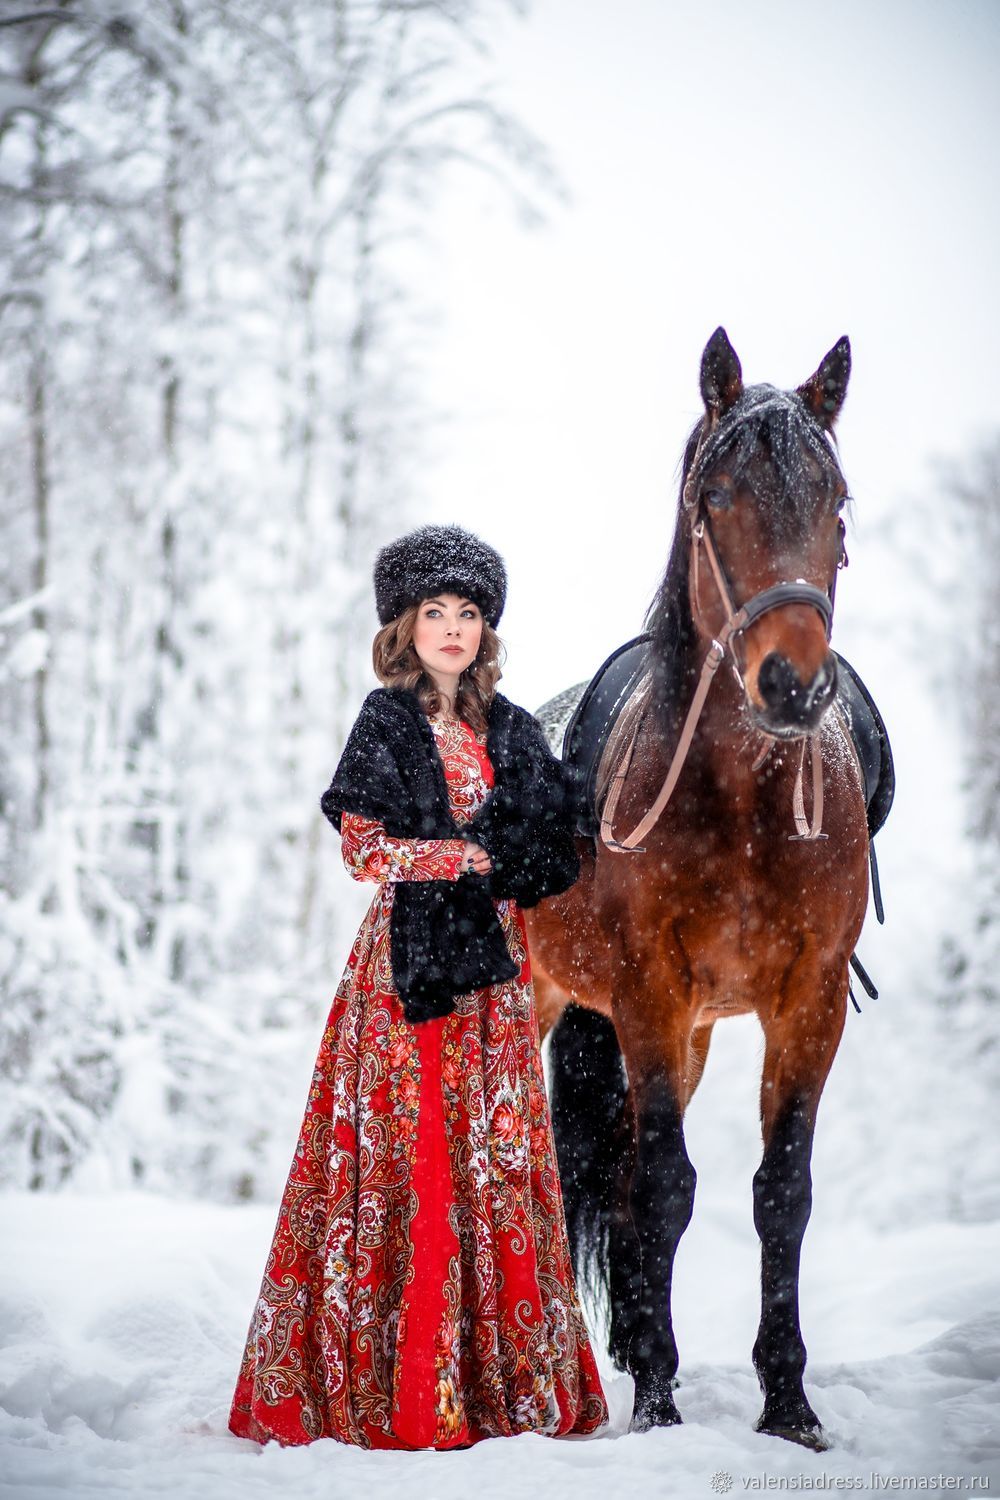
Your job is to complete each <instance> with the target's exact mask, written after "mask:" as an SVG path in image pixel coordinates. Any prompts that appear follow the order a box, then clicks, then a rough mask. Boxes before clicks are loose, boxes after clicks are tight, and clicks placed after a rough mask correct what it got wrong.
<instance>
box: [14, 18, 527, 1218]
mask: <svg viewBox="0 0 1000 1500" xmlns="http://www.w3.org/2000/svg"><path fill="white" fill-rule="evenodd" d="M492 8H493V7H492V6H491V5H490V4H489V3H481V0H448V3H445V4H442V3H439V0H426V3H422V0H399V3H393V0H388V3H383V0H378V3H372V4H367V3H360V4H359V3H354V0H336V3H331V0H315V3H313V0H289V3H287V4H280V3H279V4H277V5H275V4H266V5H265V4H260V5H258V4H254V3H252V0H241V3H240V4H239V5H238V6H225V5H204V4H197V3H188V0H162V3H160V0H157V3H153V4H147V3H145V0H143V3H141V4H132V5H128V4H117V3H116V4H114V5H107V4H103V3H100V0H93V3H89V0H79V3H76V0H65V3H63V4H62V5H60V6H58V7H55V8H53V7H32V6H30V5H27V6H21V5H15V4H11V5H7V6H5V7H4V11H5V14H4V15H3V24H2V27H0V41H2V44H3V46H4V51H5V58H6V63H5V67H4V82H3V85H2V87H3V93H2V95H0V109H2V113H0V174H2V175H0V191H2V195H3V214H2V218H0V261H2V265H3V270H4V280H3V294H2V301H0V314H2V316H0V340H2V350H3V358H2V375H0V391H2V397H0V400H2V406H0V465H2V488H3V497H4V501H3V513H2V527H3V543H2V547H0V558H2V560H0V569H2V580H0V587H2V590H3V593H2V605H0V650H2V653H3V655H2V662H0V670H2V673H3V691H2V698H0V704H2V707H0V713H2V748H0V811H2V822H0V841H2V842H0V871H2V889H3V893H4V895H3V905H2V908H0V933H2V936H0V973H2V976H3V979H2V983H3V993H4V1005H3V1010H2V1013H0V1059H2V1061H0V1069H2V1074H3V1077H4V1093H3V1104H2V1115H0V1119H2V1125H0V1139H2V1142H3V1148H2V1161H3V1169H2V1170H3V1179H4V1181H5V1182H6V1183H8V1184H15V1185H18V1186H24V1187H30V1188H53V1187H57V1186H58V1185H59V1184H61V1183H63V1182H65V1181H66V1180H67V1179H68V1178H70V1177H72V1176H73V1175H74V1174H75V1173H77V1172H78V1171H79V1170H80V1169H85V1170H86V1172H87V1174H88V1180H89V1181H105V1182H108V1183H115V1184H118V1185H121V1184H125V1183H128V1182H133V1183H142V1184H143V1185H145V1186H149V1187H154V1186H155V1187H164V1186H167V1185H173V1186H174V1187H176V1188H181V1187H183V1189H184V1190H186V1191H190V1190H194V1191H197V1192H205V1193H210V1194H212V1195H213V1196H217V1197H221V1198H223V1199H231V1198H234V1197H242V1196H248V1195H252V1194H253V1192H254V1189H255V1182H256V1169H257V1166H258V1163H259V1161H260V1156H261V1152H262V1150H264V1149H265V1147H266V1145H267V1144H268V1142H267V1134H268V1132H267V1125H266V1123H265V1122H266V1121H267V1120H268V1119H269V1118H271V1116H272V1100H271V1097H270V1095H271V1093H272V1092H273V1091H274V1090H280V1089H281V1088H282V1086H283V1085H282V1082H281V1078H282V1045H283V1039H284V1038H286V1037H288V1036H289V1035H291V1034H294V1033H295V1032H296V1030H297V1029H298V1028H300V1027H302V1025H303V1023H304V1022H305V1021H306V1019H307V1018H309V1019H312V1018H315V1017H316V1015H317V1014H318V1006H319V997H320V995H321V994H322V990H319V989H318V984H319V982H320V976H324V977H325V980H326V983H327V984H328V983H329V974H330V972H331V970H332V968H333V966H334V960H335V957H336V955H337V952H338V942H340V941H342V940H343V939H344V937H345V936H346V933H347V930H348V929H347V926H346V925H345V923H344V919H343V914H342V906H343V898H342V893H341V891H340V889H339V887H338V889H337V892H336V900H337V903H338V905H337V907H335V905H334V892H333V891H332V890H331V882H330V881H329V880H324V879H323V878H322V877H321V868H320V867H321V860H322V858H323V855H324V854H326V853H327V846H326V843H325V841H324V843H323V844H322V845H321V843H320V838H321V824H322V821H323V820H322V817H321V814H320V812H319V806H318V797H319V792H320V791H321V790H322V787H323V786H324V785H325V783H326V780H328V778H329V772H330V770H331V769H332V766H333V764H335V759H336V754H337V751H338V749H339V746H340V744H341V743H342V741H343V738H344V735H345V733H346V729H347V728H348V727H349V723H350V719H349V718H346V721H345V716H347V715H348V714H350V715H353V712H354V711H356V707H357V700H358V697H359V694H360V693H361V690H362V689H361V685H362V684H364V685H365V689H366V688H367V675H366V674H367V672H368V671H369V670H370V666H369V661H368V656H369V651H368V640H367V639H366V638H364V637H365V636H366V633H367V630H368V620H369V609H370V606H369V592H370V578H369V573H370V562H371V557H372V556H373V554H374V550H375V548H376V546H377V545H378V544H380V543H382V542H384V541H385V540H387V539H388V538H389V537H390V536H392V535H393V534H396V533H398V532H399V531H400V530H402V529H405V525H406V523H407V520H408V516H407V503H408V499H409V498H410V496H409V493H408V488H407V483H406V480H405V477H404V476H405V473H406V470H407V460H412V458H413V456H414V453H415V451H419V443H420V432H421V425H422V423H423V422H424V421H425V420H426V418H427V413H426V411H425V410H424V409H422V406H421V398H420V394H419V385H418V382H417V381H416V379H415V377H414V372H415V370H416V369H417V368H418V364H419V357H420V348H419V345H420V329H421V312H422V309H421V307H420V305H419V303H415V299H414V296H412V295H411V293H410V290H409V289H408V288H407V287H406V285H405V284H404V283H403V282H402V281H401V279H400V276H399V274H398V271H397V269H396V263H397V261H399V260H400V258H401V256H400V246H401V245H402V246H404V247H405V244H406V241H407V239H408V237H410V236H412V235H414V234H417V233H419V231H420V226H421V219H422V216H423V215H424V213H425V212H426V204H427V202H428V199H429V198H431V196H432V195H433V193H434V190H435V186H436V184H437V182H438V181H439V179H440V178H441V176H442V174H444V173H446V172H447V171H449V170H451V169H453V168H461V169H463V170H465V171H468V172H476V173H487V174H490V175H491V176H492V177H493V178H494V179H495V181H496V185H497V192H498V193H500V194H503V195H507V196H508V197H510V198H511V200H512V201H513V202H515V203H516V202H518V201H520V200H521V199H522V197H524V196H525V194H526V193H527V192H528V191H533V190H534V189H535V187H537V186H538V185H539V183H540V182H541V181H542V180H543V178H544V171H543V165H542V156H541V153H540V151H539V150H538V149H537V148H536V147H535V146H534V145H533V143H532V142H531V141H530V139H529V138H528V137H527V135H526V134H525V133H524V132H523V131H522V130H520V129H519V128H518V127H517V125H516V124H515V122H514V121H513V120H512V119H511V118H509V117H508V116H506V115H505V114H504V113H502V112H501V111H500V110H499V109H498V108H496V107H495V106H493V105H492V104H491V103H490V102H489V100H488V98H487V97H486V95H485V94H484V92H483V90H482V89H480V88H479V87H478V86H477V76H478V74H477V69H478V68H479V65H480V64H481V62H482V59H483V42H482V32H483V31H484V30H485V29H486V27H487V26H488V23H489V20H490V12H491V9H492ZM359 612H360V613H362V614H363V619H364V626H363V628H362V630H361V633H360V634H359V630H358V625H357V616H358V615H359ZM331 844H332V841H331ZM351 915H352V916H353V915H354V912H353V911H352V913H351Z"/></svg>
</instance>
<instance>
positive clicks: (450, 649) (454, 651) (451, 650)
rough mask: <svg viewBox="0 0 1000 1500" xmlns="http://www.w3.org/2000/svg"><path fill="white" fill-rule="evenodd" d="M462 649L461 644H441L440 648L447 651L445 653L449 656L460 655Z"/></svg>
mask: <svg viewBox="0 0 1000 1500" xmlns="http://www.w3.org/2000/svg"><path fill="white" fill-rule="evenodd" d="M463 649H464V648H463V647H462V646H442V647H441V650H442V651H447V653H448V655H449V656H461V655H462V654H463Z"/></svg>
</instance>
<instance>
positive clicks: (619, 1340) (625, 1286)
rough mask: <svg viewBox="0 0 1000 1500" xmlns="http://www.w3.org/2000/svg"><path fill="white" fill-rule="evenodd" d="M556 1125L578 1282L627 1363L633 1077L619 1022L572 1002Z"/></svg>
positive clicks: (562, 1038)
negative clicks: (625, 1057)
mask: <svg viewBox="0 0 1000 1500" xmlns="http://www.w3.org/2000/svg"><path fill="white" fill-rule="evenodd" d="M550 1063H551V1070H552V1128H553V1132H554V1134H555V1141H556V1154H557V1155H558V1158H559V1177H560V1181H561V1183H562V1196H563V1207H564V1209H565V1211H566V1228H567V1230H568V1233H569V1244H570V1250H571V1252H572V1256H573V1269H574V1271H575V1273H576V1279H577V1283H578V1285H579V1286H580V1288H581V1289H582V1290H584V1291H585V1292H587V1293H589V1295H590V1297H591V1299H592V1300H593V1301H594V1302H595V1303H596V1304H597V1306H598V1307H600V1308H602V1309H603V1310H606V1311H607V1312H608V1314H609V1336H608V1349H609V1352H610V1354H611V1356H612V1358H613V1359H614V1360H615V1363H616V1364H617V1365H619V1366H620V1367H624V1364H625V1358H626V1355H627V1352H628V1343H629V1340H630V1338H631V1334H632V1326H633V1317H634V1312H635V1293H636V1286H637V1279H638V1270H639V1261H638V1255H639V1250H638V1242H637V1241H636V1238H635V1232H634V1230H633V1228H632V1224H631V1220H630V1219H629V1215H628V1208H627V1202H628V1184H629V1179H630V1178H631V1175H632V1164H633V1160H634V1155H635V1140H634V1127H633V1123H632V1111H631V1107H630V1104H629V1097H628V1084H627V1081H626V1078H625V1067H624V1064H623V1062H622V1055H621V1051H620V1049H619V1046H618V1038H617V1035H616V1033H615V1028H614V1026H613V1025H612V1023H611V1022H610V1021H608V1020H606V1019H605V1017H604V1016H600V1015H598V1014H597V1012H596V1011H592V1010H584V1009H583V1008H582V1007H581V1006H579V1005H570V1006H567V1008H566V1010H565V1011H564V1012H563V1014H562V1016H561V1017H560V1019H559V1022H558V1024H557V1025H556V1027H555V1030H554V1031H553V1033H552V1042H551V1053H550Z"/></svg>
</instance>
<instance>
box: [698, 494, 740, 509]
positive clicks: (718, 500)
mask: <svg viewBox="0 0 1000 1500" xmlns="http://www.w3.org/2000/svg"><path fill="white" fill-rule="evenodd" d="M701 498H702V499H703V500H704V502H705V504H706V505H707V506H708V507H709V509H711V510H729V509H730V507H731V506H732V503H733V497H732V495H730V494H729V492H728V490H705V491H704V492H703V493H702V497H701Z"/></svg>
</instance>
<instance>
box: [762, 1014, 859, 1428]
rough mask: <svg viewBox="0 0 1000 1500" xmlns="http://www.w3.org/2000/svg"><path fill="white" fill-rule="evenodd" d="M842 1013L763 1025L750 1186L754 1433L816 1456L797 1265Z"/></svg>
mask: <svg viewBox="0 0 1000 1500" xmlns="http://www.w3.org/2000/svg"><path fill="white" fill-rule="evenodd" d="M830 988H834V987H833V986H831V987H830ZM837 988H839V987H837ZM845 1009H846V995H839V994H834V995H833V996H831V997H830V998H829V999H828V1000H826V1001H825V1002H822V1001H821V1002H820V1003H818V1004H817V1003H815V1002H813V1003H811V1004H810V1005H809V1015H808V1019H804V1017H803V1015H802V1013H801V1011H800V1010H798V1008H796V1009H795V1011H791V1010H784V1009H783V1010H782V1012H781V1014H780V1015H778V1016H777V1017H774V1018H772V1019H771V1020H765V1024H764V1031H765V1036H766V1039H767V1050H766V1053H765V1058H764V1075H763V1079H762V1088H761V1123H762V1126H763V1133H764V1154H763V1157H762V1159H761V1164H760V1166H759V1168H758V1169H757V1172H756V1174H755V1175H754V1180H753V1205H754V1224H755V1226H756V1228H757V1233H758V1234H759V1236H760V1243H761V1314H760V1327H759V1329H758V1331H757V1340H756V1342H755V1344H754V1347H753V1362H754V1368H755V1369H756V1371H757V1376H758V1379H759V1380H760V1384H761V1389H762V1391H763V1393H764V1410H763V1412H762V1413H761V1416H760V1419H759V1421H758V1423H757V1431H758V1432H769V1433H773V1434H774V1435H775V1436H778V1437H784V1438H789V1439H791V1440H792V1441H793V1442H798V1443H802V1444H804V1445H805V1446H806V1447H810V1448H815V1449H816V1450H822V1449H824V1448H825V1447H826V1446H827V1443H826V1439H825V1438H824V1437H823V1432H822V1428H821V1426H820V1422H819V1418H818V1417H817V1416H816V1413H815V1412H814V1411H813V1409H812V1407H811V1406H810V1405H809V1402H808V1401H807V1399H806V1394H805V1390H804V1388H803V1384H802V1376H803V1373H804V1371H805V1364H806V1346H805V1344H804V1342H803V1339H802V1331H801V1328H800V1326H799V1260H800V1254H801V1249H802V1238H803V1235H804V1234H805V1229H806V1225H807V1223H808V1222H809V1214H810V1211H811V1208H812V1176H811V1173H810V1159H811V1156H812V1143H813V1130H814V1126H815V1122H816V1110H817V1108H818V1106H819V1100H820V1095H821V1094H822V1092H823V1086H824V1084H825V1083H826V1080H827V1076H828V1075H829V1071H830V1067H831V1065H832V1063H833V1059H834V1056H835V1054H836V1051H837V1046H838V1044H839V1042H840V1037H841V1033H842V1031H843V1027H844V1015H845Z"/></svg>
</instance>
